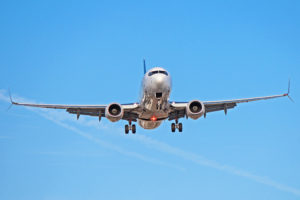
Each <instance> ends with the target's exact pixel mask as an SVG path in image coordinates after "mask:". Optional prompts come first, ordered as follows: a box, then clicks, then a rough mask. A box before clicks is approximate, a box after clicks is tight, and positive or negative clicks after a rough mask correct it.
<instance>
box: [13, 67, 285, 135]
mask: <svg viewBox="0 0 300 200" xmlns="http://www.w3.org/2000/svg"><path fill="white" fill-rule="evenodd" d="M171 89H172V82H171V76H170V74H169V72H167V71H166V70H165V69H163V68H160V67H155V68H152V69H150V70H149V71H148V72H146V66H145V61H144V78H143V82H142V97H141V100H140V102H139V103H132V104H119V103H111V104H109V105H54V104H31V103H17V102H14V101H12V100H11V102H12V104H14V105H21V106H31V107H39V108H54V109H66V111H67V112H69V113H71V114H76V115H77V119H78V118H79V116H80V115H90V116H96V117H98V118H99V121H100V120H101V117H106V118H107V119H108V120H110V121H111V122H117V121H119V120H121V119H122V120H126V121H128V125H125V133H126V134H127V133H129V131H130V130H131V131H132V133H135V132H136V126H135V124H132V122H138V123H139V125H140V126H141V127H142V128H144V129H155V128H157V127H159V125H160V124H161V123H162V121H164V120H166V119H168V120H169V121H172V120H174V121H175V123H172V124H171V131H172V132H175V130H176V129H178V131H179V132H182V123H178V120H179V119H180V118H183V117H186V118H192V119H194V120H196V119H198V118H200V117H201V116H204V117H206V114H207V113H209V112H215V111H220V110H223V111H224V112H225V114H227V110H228V109H232V108H234V107H235V106H236V105H237V104H238V103H244V102H250V101H258V100H266V99H273V98H278V97H284V96H288V95H289V89H288V93H285V94H280V95H274V96H264V97H255V98H246V99H234V100H222V101H199V100H191V101H189V102H175V101H169V96H170V93H171Z"/></svg>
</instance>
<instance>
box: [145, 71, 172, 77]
mask: <svg viewBox="0 0 300 200" xmlns="http://www.w3.org/2000/svg"><path fill="white" fill-rule="evenodd" d="M153 74H164V75H166V76H168V72H166V71H162V70H159V71H152V72H149V74H148V76H152V75H153Z"/></svg>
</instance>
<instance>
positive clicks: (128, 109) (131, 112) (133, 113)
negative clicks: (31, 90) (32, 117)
mask: <svg viewBox="0 0 300 200" xmlns="http://www.w3.org/2000/svg"><path fill="white" fill-rule="evenodd" d="M11 102H12V104H13V105H18V106H29V107H37V108H53V109H65V110H66V111H67V112H69V113H71V114H76V115H77V119H78V118H79V116H80V115H89V116H96V117H99V120H100V119H101V117H105V109H106V107H107V106H108V105H60V104H32V103H17V102H14V101H12V100H11ZM121 106H122V108H123V109H124V115H123V118H122V119H124V120H132V121H136V119H137V118H138V114H137V109H138V108H139V105H138V104H137V103H132V104H121Z"/></svg>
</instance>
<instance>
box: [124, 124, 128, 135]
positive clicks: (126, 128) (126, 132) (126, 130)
mask: <svg viewBox="0 0 300 200" xmlns="http://www.w3.org/2000/svg"><path fill="white" fill-rule="evenodd" d="M128 133H129V126H128V125H125V134H128Z"/></svg>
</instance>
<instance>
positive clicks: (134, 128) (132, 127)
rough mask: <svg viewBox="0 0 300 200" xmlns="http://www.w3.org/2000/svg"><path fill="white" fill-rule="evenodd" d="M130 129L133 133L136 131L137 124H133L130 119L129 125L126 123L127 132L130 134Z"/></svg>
mask: <svg viewBox="0 0 300 200" xmlns="http://www.w3.org/2000/svg"><path fill="white" fill-rule="evenodd" d="M130 130H131V132H132V133H133V134H135V133H136V126H135V124H133V125H131V121H129V125H127V124H126V125H125V134H128V133H129V131H130Z"/></svg>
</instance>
